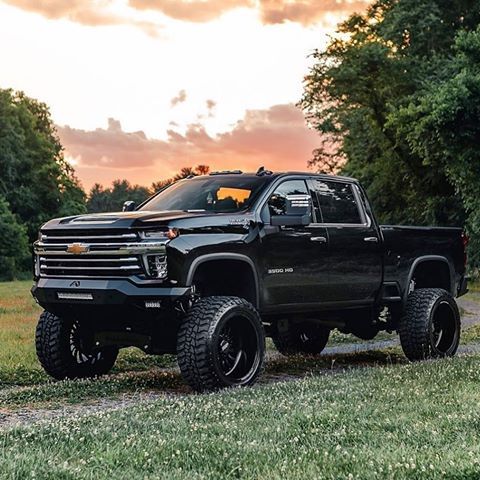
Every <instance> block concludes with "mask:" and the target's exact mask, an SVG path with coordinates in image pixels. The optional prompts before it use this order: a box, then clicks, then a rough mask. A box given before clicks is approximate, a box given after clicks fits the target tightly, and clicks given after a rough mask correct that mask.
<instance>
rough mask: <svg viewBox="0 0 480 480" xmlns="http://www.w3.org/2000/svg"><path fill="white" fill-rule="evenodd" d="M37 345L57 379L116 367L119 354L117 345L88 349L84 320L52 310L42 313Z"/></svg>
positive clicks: (100, 373)
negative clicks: (61, 315) (55, 313)
mask: <svg viewBox="0 0 480 480" xmlns="http://www.w3.org/2000/svg"><path fill="white" fill-rule="evenodd" d="M36 349H37V357H38V360H39V361H40V363H41V365H42V367H43V368H44V370H45V371H46V372H47V373H48V374H49V375H50V376H52V377H53V378H56V379H57V380H63V379H65V378H86V377H95V376H97V375H104V374H105V373H108V372H109V371H110V369H111V368H112V367H113V365H114V364H115V360H116V359H117V355H118V349H117V348H115V347H104V348H100V349H97V350H93V351H91V350H88V349H86V348H85V341H84V331H83V329H82V324H81V322H79V321H78V320H77V319H73V318H60V317H57V316H56V315H54V314H53V313H50V312H43V313H42V314H41V315H40V319H39V321H38V325H37V331H36Z"/></svg>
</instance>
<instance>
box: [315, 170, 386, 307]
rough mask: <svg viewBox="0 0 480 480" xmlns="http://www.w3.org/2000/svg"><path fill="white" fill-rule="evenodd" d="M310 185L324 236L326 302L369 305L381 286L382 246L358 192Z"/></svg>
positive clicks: (323, 183) (346, 185) (350, 186)
mask: <svg viewBox="0 0 480 480" xmlns="http://www.w3.org/2000/svg"><path fill="white" fill-rule="evenodd" d="M310 182H311V185H312V186H313V189H314V190H315V192H316V194H317V198H318V203H319V207H320V212H321V215H322V222H323V226H325V227H326V228H327V232H328V273H329V285H328V297H329V300H330V301H334V302H351V303H370V302H371V301H373V300H374V299H375V296H376V294H377V293H378V291H379V289H380V286H381V282H382V268H383V267H382V251H381V250H382V243H381V238H380V234H379V232H378V230H377V227H376V225H375V223H374V222H373V221H372V219H370V218H369V217H368V215H367V213H366V211H365V208H364V204H363V200H362V197H361V194H360V190H359V189H358V187H357V185H355V184H354V183H350V182H342V181H338V180H323V179H320V178H315V179H311V180H310Z"/></svg>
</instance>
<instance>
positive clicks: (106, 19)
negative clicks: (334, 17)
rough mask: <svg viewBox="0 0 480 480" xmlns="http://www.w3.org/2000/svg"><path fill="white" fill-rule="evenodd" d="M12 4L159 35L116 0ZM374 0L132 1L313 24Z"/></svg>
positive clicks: (176, 12) (173, 11)
mask: <svg viewBox="0 0 480 480" xmlns="http://www.w3.org/2000/svg"><path fill="white" fill-rule="evenodd" d="M3 1H4V2H5V3H7V4H9V5H13V6H15V7H18V8H21V9H23V10H27V11H31V12H35V13H39V14H41V15H43V16H45V17H47V18H52V19H57V18H66V19H68V20H71V21H73V22H78V23H81V24H84V25H119V24H132V25H135V26H137V27H140V28H142V29H143V30H146V31H147V33H149V34H155V32H156V30H157V27H156V26H155V25H154V24H152V23H149V22H141V21H135V20H132V19H130V18H126V17H123V16H119V15H117V14H115V13H114V12H113V8H112V7H114V6H115V4H116V1H115V0H68V1H66V0H3ZM369 3H371V0H298V1H295V0H129V1H128V5H129V6H130V7H132V9H134V10H152V11H153V10H155V11H159V12H161V13H163V14H164V15H166V16H168V17H170V18H173V19H176V20H183V21H189V22H208V21H211V20H214V19H216V18H218V17H220V16H221V15H223V14H224V13H226V12H228V11H231V10H234V9H236V8H241V7H244V8H251V9H255V10H257V11H258V13H259V16H260V18H261V20H262V22H263V23H265V24H276V23H284V22H298V23H301V24H303V25H311V24H314V23H316V22H318V21H321V20H322V19H323V18H324V17H325V15H326V14H329V13H336V14H348V13H351V12H353V11H358V10H363V9H365V7H366V6H367V5H368V4H369Z"/></svg>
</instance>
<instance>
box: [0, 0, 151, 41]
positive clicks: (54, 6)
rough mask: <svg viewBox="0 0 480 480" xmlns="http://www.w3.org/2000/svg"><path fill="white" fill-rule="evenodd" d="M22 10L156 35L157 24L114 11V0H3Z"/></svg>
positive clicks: (47, 16) (49, 16)
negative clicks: (134, 28)
mask: <svg viewBox="0 0 480 480" xmlns="http://www.w3.org/2000/svg"><path fill="white" fill-rule="evenodd" d="M3 2H4V3H6V4H8V5H11V6H13V7H17V8H20V9H22V10H25V11H28V12H33V13H38V14H40V15H42V16H44V17H46V18H49V19H54V20H56V19H66V20H70V21H72V22H76V23H80V24H82V25H88V26H105V25H133V26H135V27H138V28H141V29H142V30H144V31H145V32H146V33H147V34H149V35H152V36H156V35H157V34H158V31H159V26H158V25H155V24H153V23H151V22H145V21H139V20H134V19H132V18H128V17H124V16H121V15H118V14H116V13H115V12H114V8H113V7H114V6H115V1H114V0H68V1H65V0H3Z"/></svg>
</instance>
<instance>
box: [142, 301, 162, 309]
mask: <svg viewBox="0 0 480 480" xmlns="http://www.w3.org/2000/svg"><path fill="white" fill-rule="evenodd" d="M145 308H162V303H161V302H160V300H145Z"/></svg>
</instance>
